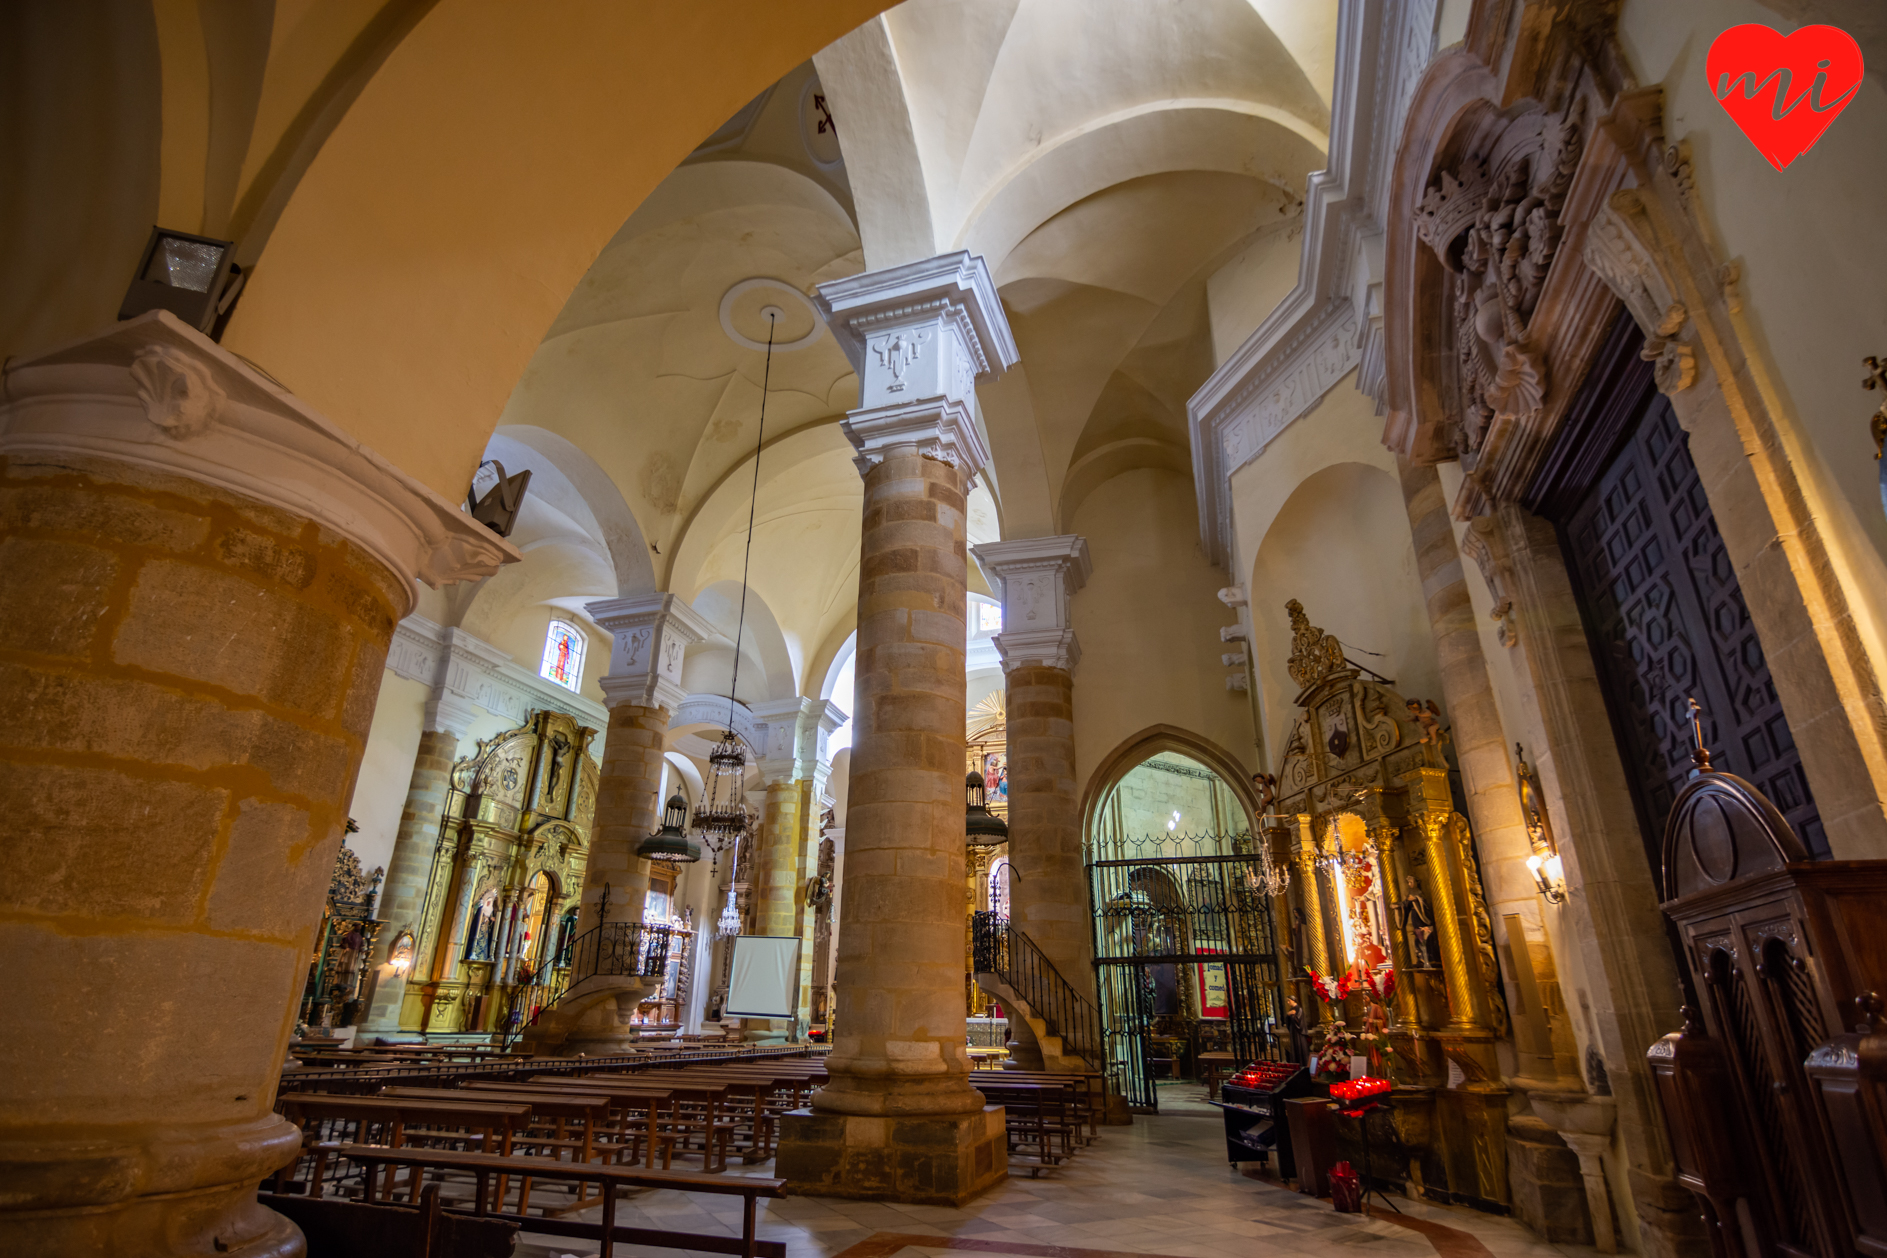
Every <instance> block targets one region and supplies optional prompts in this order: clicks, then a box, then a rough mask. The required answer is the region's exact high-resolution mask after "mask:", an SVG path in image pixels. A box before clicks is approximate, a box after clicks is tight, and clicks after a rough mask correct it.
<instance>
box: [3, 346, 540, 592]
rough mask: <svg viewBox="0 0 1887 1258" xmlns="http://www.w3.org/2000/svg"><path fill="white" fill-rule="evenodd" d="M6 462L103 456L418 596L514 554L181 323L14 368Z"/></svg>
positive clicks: (8, 393)
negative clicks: (340, 551) (172, 480)
mask: <svg viewBox="0 0 1887 1258" xmlns="http://www.w3.org/2000/svg"><path fill="white" fill-rule="evenodd" d="M0 397H4V398H5V402H4V404H3V405H0V454H5V455H7V456H8V457H9V458H12V459H15V460H18V461H20V462H22V463H24V462H28V461H31V460H33V459H46V458H50V459H61V458H65V459H70V458H73V457H81V458H82V457H85V456H88V455H89V456H93V457H96V458H102V459H110V460H113V461H115V462H118V463H126V464H129V465H131V466H133V467H138V468H144V469H147V470H149V471H154V472H161V473H165V474H168V475H172V476H182V477H186V478H188V479H190V480H193V481H199V482H201V483H203V484H205V485H210V486H214V487H215V488H218V489H223V490H227V491H229V492H230V493H235V494H240V495H242V496H243V497H245V498H252V499H255V500H256V501H258V502H262V503H266V504H268V505H269V506H272V507H276V508H278V509H280V510H283V511H287V512H289V513H291V514H293V515H296V516H299V517H301V518H303V519H309V520H313V521H314V522H315V523H317V524H319V525H321V526H322V527H323V528H327V529H331V530H332V531H333V532H335V533H337V534H339V535H340V536H342V537H345V538H347V539H348V540H349V541H350V542H353V543H354V544H355V545H357V546H359V547H360V548H361V549H363V550H365V551H366V552H367V553H368V554H370V555H372V556H373V557H374V558H375V559H377V560H379V561H380V563H382V564H384V565H385V566H386V568H387V570H388V571H390V572H392V573H393V575H394V576H396V577H399V578H400V579H401V580H402V581H404V582H408V583H409V585H408V586H407V601H406V605H405V606H403V607H398V608H395V611H396V612H397V614H398V615H399V616H400V617H402V618H403V617H405V616H406V615H407V614H408V613H410V612H411V611H412V610H413V604H414V602H415V601H416V598H417V596H416V593H415V591H413V590H412V589H411V586H410V582H411V581H412V580H413V579H414V578H415V577H417V578H418V579H419V580H421V581H424V582H425V583H426V584H428V585H430V586H434V587H437V586H440V585H445V584H449V583H451V582H454V581H469V580H474V579H476V578H479V577H488V576H490V575H491V574H492V573H494V572H496V571H498V569H499V567H500V566H501V565H503V564H507V563H514V562H516V561H517V560H519V559H522V558H523V555H522V554H521V553H520V552H519V551H518V549H517V547H515V546H513V545H512V544H511V543H510V542H508V541H506V540H505V539H504V538H502V537H500V536H498V535H497V534H496V533H494V532H492V531H491V530H490V529H488V528H486V527H485V526H484V525H482V524H480V523H479V522H478V521H476V520H474V519H473V518H472V517H471V516H470V515H469V514H467V513H466V512H465V511H462V510H461V509H460V508H459V505H458V504H457V503H454V502H450V501H448V500H447V499H445V498H444V497H442V496H441V495H439V494H437V493H435V492H434V491H433V490H431V489H429V488H428V487H426V486H425V485H422V484H420V483H419V482H418V481H416V480H414V479H413V478H412V477H411V476H408V475H407V474H406V473H405V472H402V471H401V470H400V469H399V468H397V467H394V466H393V465H392V464H391V463H389V462H387V461H386V460H385V459H383V458H381V457H380V456H379V455H378V454H375V453H374V452H373V451H372V450H369V449H368V448H367V447H365V446H363V445H361V444H360V442H359V441H357V440H355V439H354V438H353V437H352V436H350V435H349V434H348V433H346V432H343V431H342V430H341V429H340V428H339V427H337V426H336V425H335V424H334V423H333V422H332V421H330V420H329V419H327V418H326V417H325V416H323V415H321V414H319V413H317V412H316V411H314V410H313V409H312V408H310V407H309V406H308V405H307V404H306V403H304V402H302V401H301V400H300V399H299V398H297V397H295V396H294V395H293V394H291V393H289V392H288V391H287V390H286V389H284V388H282V386H281V385H279V384H277V383H275V382H274V381H273V380H270V379H268V378H267V377H266V376H264V375H263V374H262V373H261V372H259V371H257V370H256V369H255V368H253V367H251V366H249V365H248V364H247V363H245V362H243V361H242V360H241V359H240V358H237V357H236V356H235V355H234V354H232V353H230V352H229V351H228V350H226V349H224V348H223V347H222V346H220V345H218V344H216V343H215V342H214V341H212V340H210V339H209V338H208V337H206V336H204V335H203V334H202V333H201V332H198V331H197V330H196V329H194V328H191V327H187V326H185V325H184V323H183V322H182V321H180V320H179V319H178V318H177V317H176V316H175V315H173V314H171V313H169V312H168V311H163V310H153V311H151V312H149V313H147V314H141V315H139V316H137V317H136V318H135V319H127V320H125V321H124V322H122V323H115V324H113V325H111V326H110V327H108V328H105V329H103V330H101V331H98V332H94V333H92V334H90V335H88V336H84V337H80V338H79V339H78V340H75V341H68V342H66V343H65V344H63V345H60V346H57V347H55V348H53V349H50V350H47V351H45V352H44V353H41V354H38V355H35V356H33V357H30V358H24V359H16V360H14V361H11V362H9V363H7V364H6V367H5V388H4V390H3V391H0Z"/></svg>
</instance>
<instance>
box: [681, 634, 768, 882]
mask: <svg viewBox="0 0 1887 1258" xmlns="http://www.w3.org/2000/svg"><path fill="white" fill-rule="evenodd" d="M736 658H738V657H736ZM746 795H747V753H746V752H745V751H744V750H742V748H741V745H740V739H739V737H738V736H736V735H735V733H734V731H733V730H731V729H730V730H728V731H727V732H726V733H725V734H722V735H721V741H720V742H718V743H716V744H714V750H713V751H711V752H709V753H708V780H707V783H706V784H705V786H704V788H703V789H702V792H701V802H700V803H699V804H697V805H696V806H695V816H694V830H695V837H696V838H698V839H700V840H701V842H702V844H703V845H704V846H706V848H707V849H708V851H710V852H712V853H714V858H713V862H712V864H713V868H715V869H717V870H718V869H719V868H720V860H721V853H722V852H725V851H726V850H727V849H728V848H730V847H732V846H733V845H734V844H736V843H738V842H739V841H740V840H741V839H742V838H744V837H746V835H747V833H748V831H750V830H751V829H752V828H753V823H754V815H753V810H752V809H751V808H749V807H747V798H746Z"/></svg>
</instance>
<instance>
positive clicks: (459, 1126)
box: [267, 1057, 825, 1258]
mask: <svg viewBox="0 0 1887 1258" xmlns="http://www.w3.org/2000/svg"><path fill="white" fill-rule="evenodd" d="M542 1064H544V1065H546V1066H552V1065H557V1064H566V1063H559V1062H554V1061H545V1062H544V1063H542ZM637 1064H638V1065H641V1064H642V1063H637ZM651 1064H653V1063H651ZM824 1079H825V1066H824V1062H823V1060H822V1059H815V1058H808V1057H797V1058H792V1057H787V1058H774V1059H770V1060H761V1061H732V1062H726V1063H695V1064H690V1065H686V1066H680V1067H677V1068H674V1069H669V1070H664V1069H659V1068H655V1069H639V1070H637V1071H635V1072H633V1073H629V1072H611V1071H603V1072H597V1073H591V1074H585V1075H583V1076H582V1077H571V1076H569V1075H564V1074H536V1075H529V1076H527V1077H526V1078H524V1079H522V1080H516V1081H504V1082H486V1081H480V1080H478V1079H476V1078H473V1079H467V1080H463V1081H461V1084H462V1086H458V1087H414V1086H402V1085H397V1084H396V1085H393V1086H388V1087H385V1088H383V1089H382V1090H381V1091H380V1092H378V1093H377V1094H373V1095H362V1094H358V1093H348V1092H311V1091H301V1092H294V1093H284V1094H283V1095H282V1096H281V1098H280V1101H279V1106H278V1107H279V1108H280V1109H281V1111H282V1113H283V1114H284V1115H285V1116H286V1117H288V1118H289V1119H290V1120H291V1121H293V1122H295V1123H297V1124H298V1125H300V1126H301V1127H302V1129H303V1132H304V1142H303V1148H302V1151H301V1154H300V1156H298V1157H297V1158H296V1160H295V1161H294V1162H293V1163H292V1164H290V1165H289V1166H286V1167H284V1168H282V1170H281V1171H280V1172H278V1173H277V1174H276V1176H275V1177H274V1178H273V1179H272V1180H271V1181H270V1183H269V1184H268V1185H267V1188H268V1190H269V1192H270V1193H272V1194H283V1195H294V1194H303V1195H307V1196H311V1197H322V1196H324V1195H326V1194H328V1193H330V1192H334V1191H336V1190H339V1191H341V1192H344V1193H348V1194H349V1195H351V1196H353V1197H355V1198H356V1199H357V1200H359V1201H361V1202H363V1203H366V1204H375V1203H382V1202H385V1201H388V1200H394V1199H402V1200H404V1201H405V1202H407V1203H409V1204H411V1205H414V1206H418V1205H419V1204H420V1202H421V1200H422V1190H423V1189H425V1187H426V1186H427V1181H428V1180H429V1179H430V1180H431V1181H432V1183H433V1184H434V1185H436V1186H437V1187H436V1189H435V1191H436V1192H438V1193H439V1194H441V1196H440V1201H441V1203H442V1204H443V1206H444V1208H445V1209H447V1210H450V1211H459V1212H462V1213H469V1214H472V1215H476V1216H479V1217H482V1218H490V1219H494V1220H513V1221H516V1222H517V1223H519V1225H521V1226H522V1225H525V1222H526V1220H528V1226H529V1227H530V1229H531V1230H532V1231H536V1232H548V1233H551V1234H555V1235H568V1236H582V1237H594V1238H597V1239H600V1240H601V1241H602V1243H603V1248H602V1252H603V1253H604V1254H608V1253H610V1252H611V1246H612V1245H613V1244H614V1243H615V1241H617V1240H629V1241H633V1242H635V1243H638V1244H659V1245H662V1246H664V1247H668V1248H682V1249H699V1250H704V1251H706V1252H727V1253H741V1254H743V1255H748V1256H749V1258H752V1256H754V1255H758V1256H759V1258H781V1253H783V1251H781V1253H774V1252H773V1251H774V1250H777V1249H779V1247H778V1246H769V1245H767V1244H765V1243H762V1242H759V1241H758V1240H757V1239H756V1237H755V1236H754V1233H753V1217H754V1202H755V1201H756V1200H757V1199H758V1198H759V1197H765V1196H779V1195H781V1194H780V1187H779V1181H777V1180H773V1179H767V1178H760V1177H754V1176H749V1175H741V1176H725V1175H722V1174H721V1173H722V1172H724V1171H725V1170H726V1169H727V1165H728V1161H729V1158H730V1157H732V1156H734V1155H739V1156H740V1157H741V1158H742V1159H743V1161H745V1162H748V1163H753V1162H761V1161H765V1160H767V1159H769V1158H771V1157H772V1156H773V1148H774V1142H775V1140H776V1135H777V1129H778V1119H779V1116H780V1114H782V1113H784V1112H786V1111H787V1110H790V1109H794V1108H797V1107H799V1106H801V1105H803V1104H804V1103H805V1102H806V1100H807V1099H808V1098H809V1096H810V1093H811V1091H812V1089H813V1088H814V1087H816V1086H818V1084H820V1083H822V1082H824ZM688 1158H699V1159H700V1171H699V1172H698V1173H697V1172H689V1171H682V1170H676V1169H675V1166H674V1164H675V1161H676V1160H677V1159H688ZM658 1160H659V1163H660V1165H659V1167H658V1165H657V1163H658ZM709 1185H720V1187H708V1186H709ZM625 1186H636V1187H670V1188H680V1189H684V1190H686V1191H691V1192H703V1191H708V1192H718V1193H734V1194H736V1195H739V1196H742V1197H743V1198H744V1199H745V1207H744V1209H745V1216H746V1219H747V1224H748V1225H747V1228H746V1231H745V1234H744V1239H743V1242H742V1244H741V1245H740V1246H739V1247H738V1248H734V1247H731V1246H732V1242H731V1241H729V1240H728V1239H727V1238H715V1237H711V1236H692V1235H684V1234H679V1233H667V1232H662V1233H652V1232H647V1231H646V1230H638V1229H634V1228H622V1227H618V1226H617V1225H616V1224H615V1222H614V1214H615V1193H616V1190H617V1189H618V1188H621V1187H625ZM595 1205H601V1206H602V1213H603V1221H602V1222H601V1223H600V1224H599V1223H591V1222H586V1221H580V1220H574V1219H570V1218H568V1217H566V1216H569V1215H570V1214H572V1213H574V1212H575V1211H578V1210H583V1209H586V1208H588V1207H590V1206H595ZM533 1206H536V1207H537V1209H538V1213H537V1214H532V1213H531V1209H532V1207H533Z"/></svg>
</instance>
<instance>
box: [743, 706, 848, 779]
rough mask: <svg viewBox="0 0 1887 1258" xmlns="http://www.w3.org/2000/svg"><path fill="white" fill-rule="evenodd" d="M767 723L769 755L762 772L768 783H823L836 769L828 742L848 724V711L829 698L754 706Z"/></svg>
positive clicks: (766, 753) (755, 712) (764, 759)
mask: <svg viewBox="0 0 1887 1258" xmlns="http://www.w3.org/2000/svg"><path fill="white" fill-rule="evenodd" d="M754 715H755V716H756V717H758V718H759V719H760V720H761V721H763V722H765V723H766V752H765V754H764V755H763V756H762V758H761V761H760V773H761V775H762V777H763V778H764V779H765V780H766V781H768V782H770V783H771V782H783V781H794V782H797V781H802V780H804V779H807V778H812V779H815V780H822V778H823V774H824V773H825V772H826V771H827V770H829V769H830V768H831V766H832V756H831V753H830V752H828V751H827V750H826V740H827V739H829V738H830V737H831V736H832V732H833V731H834V730H836V729H838V728H839V726H841V725H843V724H845V712H844V711H843V710H842V709H841V708H840V707H839V705H838V704H836V703H833V702H831V701H829V700H826V699H806V698H795V699H781V700H777V701H775V702H772V703H757V704H755V705H754Z"/></svg>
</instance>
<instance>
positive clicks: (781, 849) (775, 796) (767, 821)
mask: <svg viewBox="0 0 1887 1258" xmlns="http://www.w3.org/2000/svg"><path fill="white" fill-rule="evenodd" d="M754 715H755V716H756V717H758V718H759V719H760V720H762V721H764V722H766V727H767V735H766V743H767V748H766V756H765V758H764V759H763V760H762V761H761V762H760V773H761V778H762V780H763V781H765V783H766V805H765V807H764V809H763V812H762V816H763V822H762V826H761V831H760V846H759V848H758V849H757V850H756V852H755V856H756V858H757V859H756V862H755V870H756V873H755V879H754V930H755V933H757V934H762V935H776V936H789V935H790V936H793V937H796V938H797V939H798V940H799V941H800V942H799V998H798V1005H797V1010H796V1014H795V1017H796V1018H797V1019H798V1020H799V1022H800V1023H801V1024H802V1025H803V1024H805V1023H807V1022H810V1021H811V1018H812V983H813V971H812V961H813V925H814V914H813V913H812V911H811V910H810V909H809V907H808V905H807V903H806V887H807V883H808V881H809V880H810V879H811V878H812V877H813V875H814V874H815V873H817V872H818V864H819V797H820V795H821V794H822V793H823V790H824V787H825V778H826V774H827V773H829V772H830V771H831V768H832V761H831V758H830V757H829V756H828V755H827V753H826V739H827V738H829V737H831V735H832V731H833V730H835V729H837V728H838V727H839V726H840V725H841V724H843V723H844V720H845V714H844V713H843V712H841V711H840V710H839V709H838V708H837V707H836V706H835V705H833V704H830V703H827V702H825V701H823V700H820V699H805V698H798V699H787V700H784V701H780V702H775V703H760V704H756V705H754ZM761 1021H762V1020H760V1019H749V1020H748V1022H747V1030H748V1035H747V1038H748V1039H756V1038H758V1039H765V1040H783V1039H788V1038H791V1037H793V1036H794V1035H795V1034H796V1031H795V1028H794V1027H793V1025H792V1019H786V1018H775V1019H771V1020H770V1021H771V1025H770V1026H760V1027H757V1026H756V1023H759V1022H761Z"/></svg>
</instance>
